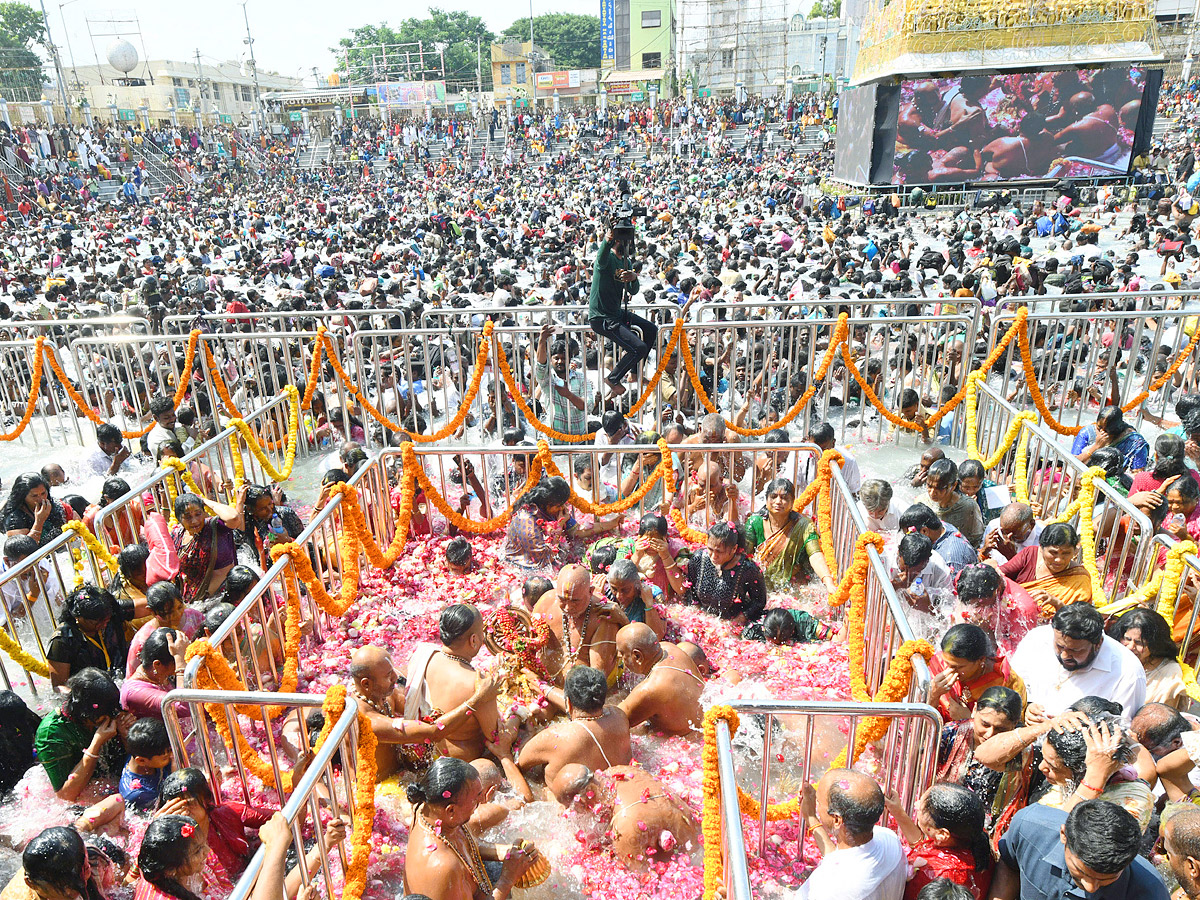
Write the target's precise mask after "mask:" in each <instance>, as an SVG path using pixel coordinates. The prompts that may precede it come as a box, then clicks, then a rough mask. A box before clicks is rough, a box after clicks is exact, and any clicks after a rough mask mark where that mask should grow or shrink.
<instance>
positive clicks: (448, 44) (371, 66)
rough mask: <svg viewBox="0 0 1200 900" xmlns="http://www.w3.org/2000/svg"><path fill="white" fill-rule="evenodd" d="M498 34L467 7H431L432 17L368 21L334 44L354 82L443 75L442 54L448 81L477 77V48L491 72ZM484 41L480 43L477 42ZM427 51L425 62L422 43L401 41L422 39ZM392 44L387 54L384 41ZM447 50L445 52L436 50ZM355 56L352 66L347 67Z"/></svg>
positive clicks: (342, 68) (340, 69)
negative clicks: (396, 22) (463, 9)
mask: <svg viewBox="0 0 1200 900" xmlns="http://www.w3.org/2000/svg"><path fill="white" fill-rule="evenodd" d="M494 40H495V35H494V34H492V32H491V31H489V30H488V28H487V26H486V25H485V24H484V22H483V19H481V18H480V17H479V16H471V15H468V14H467V13H464V12H458V11H454V12H447V11H445V10H442V9H436V8H433V7H431V8H430V10H429V18H427V19H405V20H404V21H403V22H401V23H400V25H399V27H397V28H392V27H390V26H389V25H387V24H386V23H381V24H379V25H362V26H360V27H358V28H355V29H354V30H353V31H351V32H350V37H345V38H342V39H341V40H340V41H338V46H337V47H334V48H332V52H333V54H334V56H335V57H336V58H337V60H338V64H337V71H338V72H340V73H342V74H343V75H345V76H348V77H349V80H350V81H352V82H354V83H360V84H361V83H364V82H372V81H420V80H421V79H422V77H424V78H428V79H434V78H440V77H441V73H440V69H441V63H442V59H443V58H444V59H445V64H446V80H447V81H470V80H473V79H474V77H475V65H476V60H477V57H476V47H477V46H478V48H479V51H480V54H481V56H482V59H480V60H479V64H480V66H481V67H482V71H483V72H484V73H485V74H486V73H489V72H490V71H491V66H492V57H491V44H492V41H494ZM477 41H478V44H477V43H476V42H477ZM418 43H420V45H421V46H420V50H421V51H424V65H423V66H422V64H421V53H420V52H418V47H416V46H413V47H404V48H401V47H396V46H394V45H397V44H414V45H416V44H418ZM381 44H382V45H392V46H388V47H387V52H386V54H385V53H384V49H383V48H382V47H381V46H379V45H381ZM432 51H437V52H438V53H440V54H441V56H440V57H439V56H438V55H435V53H434V52H432ZM347 57H348V58H349V64H350V66H349V71H347V68H346V62H347Z"/></svg>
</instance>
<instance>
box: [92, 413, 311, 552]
mask: <svg viewBox="0 0 1200 900" xmlns="http://www.w3.org/2000/svg"><path fill="white" fill-rule="evenodd" d="M288 409H289V406H288V400H287V397H283V396H281V397H276V398H275V399H273V400H271V401H270V402H269V403H267V404H265V405H264V406H263V407H262V408H261V409H258V410H256V411H255V412H254V413H252V414H251V415H250V416H248V417H247V418H246V420H245V421H246V424H247V425H249V426H250V428H251V429H253V431H254V432H255V433H256V434H257V435H258V438H259V442H260V443H264V442H265V440H266V438H267V437H268V435H270V434H271V433H273V432H275V431H276V430H277V429H278V428H280V427H281V426H280V422H281V421H282V422H283V423H284V424H283V425H282V428H283V430H284V432H286V428H287V425H286V422H287V417H288ZM280 444H282V441H280ZM264 449H265V452H266V453H267V454H268V458H269V459H271V458H272V457H274V459H272V462H273V463H274V464H275V466H276V468H279V467H280V466H282V465H283V455H284V453H283V449H282V447H281V446H280V447H277V448H276V449H274V450H271V449H268V448H264ZM234 454H237V455H238V456H239V457H240V460H241V464H242V466H243V470H244V472H245V473H246V480H247V481H248V482H249V483H251V484H263V485H265V484H270V483H271V479H270V478H269V476H268V475H267V474H266V472H265V471H264V470H263V468H262V466H261V464H260V463H259V461H258V459H257V458H256V457H255V456H254V455H253V454H251V453H250V452H249V450H248V449H247V448H246V447H245V445H244V444H243V442H242V440H241V437H240V435H239V434H238V431H237V429H235V428H233V427H232V426H231V427H229V428H225V429H223V430H222V431H220V432H218V433H217V434H215V435H213V436H212V437H211V438H209V439H208V440H206V441H205V442H204V443H203V444H201V445H200V446H199V447H196V448H195V449H194V450H192V451H190V452H189V453H186V454H185V455H184V456H183V457H182V462H183V464H184V466H185V467H186V468H187V471H188V473H189V474H190V475H191V476H192V480H193V481H195V482H196V486H197V487H199V488H200V489H201V491H203V492H204V494H205V497H206V498H208V499H212V500H217V501H220V502H232V501H233V500H234V490H233V489H234V475H235V471H236V470H235V467H234ZM168 480H170V481H171V483H172V487H173V488H174V490H175V492H176V495H178V494H179V493H186V492H190V490H191V489H190V488H188V487H187V486H186V485H185V484H184V483H183V480H182V479H181V478H180V477H179V476H178V475H177V474H176V472H175V470H174V469H166V468H158V469H156V470H155V471H154V473H153V474H152V475H150V476H149V477H148V478H146V479H144V480H142V481H140V482H139V483H138V484H136V485H132V486H131V488H130V490H129V492H128V493H127V494H125V495H124V496H122V497H118V498H117V499H116V500H114V501H112V502H111V503H109V504H108V505H107V506H105V507H103V508H102V509H101V510H100V512H98V513H97V514H96V518H95V521H94V523H93V526H92V527H93V531H94V533H95V534H96V536H97V537H98V538H100V539H101V540H102V541H106V542H107V543H108V545H109V547H110V549H113V548H116V549H119V548H120V547H123V546H125V545H126V544H129V543H136V542H137V541H138V540H140V537H139V536H140V535H141V530H142V524H143V523H144V522H145V515H146V513H147V512H148V511H149V510H147V508H146V507H147V504H146V502H145V500H144V499H143V498H144V495H145V494H147V493H149V494H150V497H151V499H152V504H153V509H155V510H158V511H159V512H161V513H163V515H165V516H166V517H167V518H170V514H171V511H170V503H171V500H170V493H169V492H168V487H167V483H168Z"/></svg>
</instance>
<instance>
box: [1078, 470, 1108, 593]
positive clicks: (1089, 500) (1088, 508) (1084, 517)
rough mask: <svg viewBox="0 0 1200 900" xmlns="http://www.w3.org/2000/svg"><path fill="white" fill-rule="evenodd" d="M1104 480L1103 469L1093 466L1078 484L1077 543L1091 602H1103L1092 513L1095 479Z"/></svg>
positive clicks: (1102, 585) (1102, 586)
mask: <svg viewBox="0 0 1200 900" xmlns="http://www.w3.org/2000/svg"><path fill="white" fill-rule="evenodd" d="M1097 478H1099V479H1100V480H1101V481H1103V480H1104V469H1102V468H1101V467H1100V466H1093V467H1092V468H1090V469H1088V470H1087V471H1086V472H1085V473H1084V474H1083V476H1082V478H1081V479H1080V485H1079V543H1080V545H1081V546H1080V550H1081V552H1082V554H1083V567H1084V568H1085V569H1087V573H1088V575H1089V576H1091V579H1092V602H1093V603H1095V602H1097V601H1100V602H1103V599H1104V596H1105V594H1104V579H1103V578H1102V577H1101V576H1100V571H1099V569H1097V568H1096V526H1095V524H1094V523H1093V522H1092V513H1093V512H1094V511H1095V509H1096V479H1097Z"/></svg>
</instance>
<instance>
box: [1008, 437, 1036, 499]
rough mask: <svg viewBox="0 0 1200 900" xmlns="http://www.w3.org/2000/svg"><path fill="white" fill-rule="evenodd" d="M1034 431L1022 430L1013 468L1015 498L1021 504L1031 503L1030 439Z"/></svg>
mask: <svg viewBox="0 0 1200 900" xmlns="http://www.w3.org/2000/svg"><path fill="white" fill-rule="evenodd" d="M1032 436H1033V429H1031V428H1022V429H1021V437H1020V439H1019V440H1018V441H1017V462H1016V465H1015V466H1014V468H1013V496H1015V497H1016V498H1017V500H1019V501H1020V502H1021V503H1028V502H1029V439H1030V438H1031V437H1032Z"/></svg>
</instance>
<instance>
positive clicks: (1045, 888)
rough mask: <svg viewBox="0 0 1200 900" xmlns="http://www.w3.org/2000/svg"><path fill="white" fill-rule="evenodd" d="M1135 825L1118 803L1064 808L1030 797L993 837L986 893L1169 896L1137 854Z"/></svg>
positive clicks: (1103, 899) (1164, 899) (992, 899)
mask: <svg viewBox="0 0 1200 900" xmlns="http://www.w3.org/2000/svg"><path fill="white" fill-rule="evenodd" d="M1141 838H1142V832H1141V829H1140V828H1139V827H1138V823H1137V820H1136V819H1135V818H1134V817H1133V815H1132V814H1131V813H1130V812H1128V811H1127V810H1125V809H1122V808H1121V807H1119V806H1117V805H1116V804H1115V803H1109V802H1108V801H1107V800H1085V801H1083V802H1082V803H1080V804H1078V805H1077V806H1075V808H1074V809H1072V810H1071V812H1070V813H1069V814H1068V813H1064V812H1062V811H1061V810H1058V809H1053V808H1051V807H1049V806H1043V805H1041V804H1035V805H1033V806H1027V807H1025V808H1024V809H1023V810H1021V811H1020V812H1019V813H1017V814H1016V815H1015V816H1014V817H1013V820H1012V825H1011V826H1010V827H1009V829H1008V831H1007V832H1006V833H1005V835H1004V837H1002V838H1001V839H1000V848H999V849H1000V860H999V862H997V863H996V872H995V875H994V876H993V877H992V887H991V890H990V891H989V893H988V898H989V900H1016V898H1017V897H1020V898H1021V900H1050V898H1053V900H1060V898H1061V900H1087V898H1095V900H1126V898H1128V900H1135V898H1136V900H1169V897H1170V894H1169V893H1168V891H1167V887H1166V885H1165V884H1163V880H1162V878H1160V877H1159V874H1158V872H1157V871H1155V869H1154V867H1153V866H1152V865H1150V863H1148V862H1147V861H1146V860H1145V859H1143V858H1142V857H1140V856H1138V845H1139V843H1140V842H1141Z"/></svg>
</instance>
